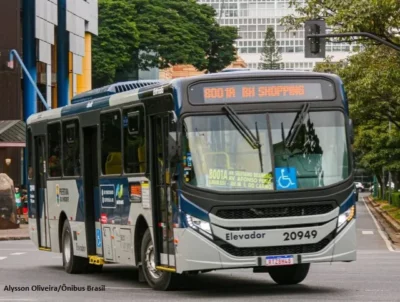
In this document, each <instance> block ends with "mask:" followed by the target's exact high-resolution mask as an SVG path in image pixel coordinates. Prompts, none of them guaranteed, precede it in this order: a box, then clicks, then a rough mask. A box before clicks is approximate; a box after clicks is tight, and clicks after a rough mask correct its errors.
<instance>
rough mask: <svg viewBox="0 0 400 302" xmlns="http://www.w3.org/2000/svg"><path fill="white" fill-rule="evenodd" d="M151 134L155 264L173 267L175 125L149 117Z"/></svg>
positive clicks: (167, 119) (162, 118) (159, 117)
mask: <svg viewBox="0 0 400 302" xmlns="http://www.w3.org/2000/svg"><path fill="white" fill-rule="evenodd" d="M151 132H152V148H151V150H152V152H151V154H152V162H153V167H154V168H153V170H152V171H153V172H154V174H153V175H154V177H153V178H152V180H153V183H154V185H155V187H154V191H153V192H154V193H155V195H154V196H155V198H154V199H153V209H154V213H153V215H154V216H153V217H154V244H155V248H156V252H157V256H158V257H156V263H157V265H161V266H168V267H175V247H174V234H173V214H174V213H176V211H177V207H176V205H177V197H176V187H175V185H174V181H175V180H174V176H173V174H175V168H176V160H175V159H176V157H175V155H176V149H175V148H176V143H175V142H176V124H175V122H174V121H173V118H172V116H171V115H169V114H165V115H157V116H154V117H152V122H151ZM157 258H158V259H157ZM157 260H158V261H157Z"/></svg>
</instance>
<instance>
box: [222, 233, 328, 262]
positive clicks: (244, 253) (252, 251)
mask: <svg viewBox="0 0 400 302" xmlns="http://www.w3.org/2000/svg"><path fill="white" fill-rule="evenodd" d="M331 240H332V237H327V238H325V239H323V240H321V241H320V242H318V243H314V244H305V245H288V246H268V247H251V248H248V247H246V248H239V247H235V246H233V245H230V244H227V243H224V244H222V245H220V247H221V248H222V249H223V250H224V251H225V252H227V253H228V254H231V255H233V256H237V257H251V256H270V255H272V256H273V255H293V254H306V253H316V252H318V251H321V250H322V249H324V248H325V247H326V246H327V245H328V244H329V242H331Z"/></svg>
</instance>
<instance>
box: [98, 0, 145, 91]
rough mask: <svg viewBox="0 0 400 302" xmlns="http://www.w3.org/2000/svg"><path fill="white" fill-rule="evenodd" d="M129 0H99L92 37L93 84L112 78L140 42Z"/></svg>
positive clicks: (128, 59) (133, 11)
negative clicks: (94, 31)
mask: <svg viewBox="0 0 400 302" xmlns="http://www.w3.org/2000/svg"><path fill="white" fill-rule="evenodd" d="M134 20H135V6H134V4H133V3H132V2H131V1H118V0H100V1H99V24H100V26H99V35H98V36H96V37H94V38H93V48H92V53H93V58H92V59H93V82H94V84H95V86H101V85H105V84H107V83H110V82H112V81H113V79H114V77H115V74H116V72H117V70H118V69H120V68H123V67H124V66H125V65H126V64H127V63H128V62H129V61H130V60H131V53H132V52H133V50H134V49H136V48H137V47H138V46H139V32H138V30H137V27H136V24H135V21H134Z"/></svg>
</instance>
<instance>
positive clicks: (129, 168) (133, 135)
mask: <svg viewBox="0 0 400 302" xmlns="http://www.w3.org/2000/svg"><path fill="white" fill-rule="evenodd" d="M144 123H145V121H144V112H143V107H135V108H130V109H127V110H124V169H125V173H144V172H146V156H145V154H146V134H145V125H144Z"/></svg>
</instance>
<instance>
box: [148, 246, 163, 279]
mask: <svg viewBox="0 0 400 302" xmlns="http://www.w3.org/2000/svg"><path fill="white" fill-rule="evenodd" d="M145 265H146V268H147V271H148V272H149V273H150V275H151V277H152V278H154V279H159V278H161V276H162V272H160V271H159V270H157V269H156V263H155V260H154V247H153V244H150V245H149V246H148V247H147V249H146V259H145Z"/></svg>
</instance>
